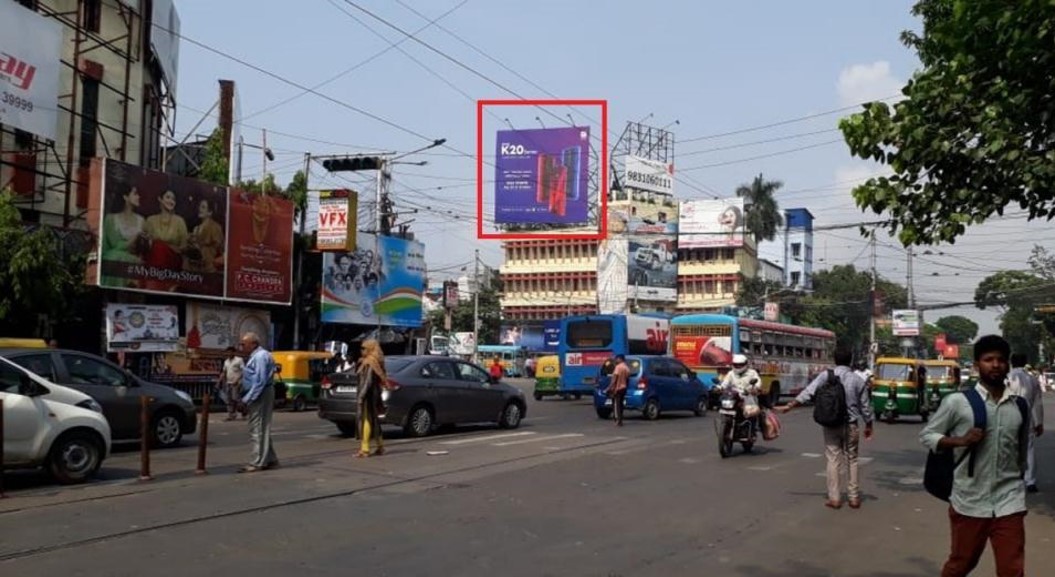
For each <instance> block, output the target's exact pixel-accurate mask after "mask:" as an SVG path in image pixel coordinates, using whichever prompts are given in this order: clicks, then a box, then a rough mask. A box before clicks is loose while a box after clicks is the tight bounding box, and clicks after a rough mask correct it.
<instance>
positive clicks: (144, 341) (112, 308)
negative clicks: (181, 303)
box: [106, 303, 180, 353]
mask: <svg viewBox="0 0 1055 577" xmlns="http://www.w3.org/2000/svg"><path fill="white" fill-rule="evenodd" d="M179 329H180V328H179V311H178V310H177V308H176V307H175V306H171V305H127V304H116V303H111V304H108V305H106V350H107V351H109V352H111V353H116V352H121V351H124V352H134V353H152V352H166V351H174V350H176V349H178V348H179V337H180V330H179Z"/></svg>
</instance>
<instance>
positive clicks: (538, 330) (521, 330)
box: [498, 322, 560, 353]
mask: <svg viewBox="0 0 1055 577" xmlns="http://www.w3.org/2000/svg"><path fill="white" fill-rule="evenodd" d="M557 329H558V331H559V330H560V324H559V323H558V324H557ZM498 335H499V338H498V344H500V345H512V346H515V347H524V348H525V349H527V350H528V351H529V352H536V353H538V352H542V351H545V350H547V349H546V337H545V326H544V325H543V324H542V323H540V322H534V323H520V324H517V323H507V324H503V325H502V327H501V330H499V333H498Z"/></svg>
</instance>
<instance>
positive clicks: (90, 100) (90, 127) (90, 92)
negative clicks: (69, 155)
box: [80, 76, 99, 164]
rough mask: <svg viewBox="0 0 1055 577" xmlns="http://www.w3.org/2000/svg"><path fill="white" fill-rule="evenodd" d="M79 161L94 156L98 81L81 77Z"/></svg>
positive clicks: (97, 111) (84, 160) (87, 159)
mask: <svg viewBox="0 0 1055 577" xmlns="http://www.w3.org/2000/svg"><path fill="white" fill-rule="evenodd" d="M81 91H82V95H81V98H82V99H81V156H80V158H81V163H82V164H85V163H87V162H88V161H89V160H91V159H92V158H94V157H95V152H96V148H95V133H96V130H97V129H98V125H99V123H98V118H99V81H98V80H96V79H94V78H88V77H87V76H82V77H81Z"/></svg>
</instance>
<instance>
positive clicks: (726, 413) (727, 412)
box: [718, 409, 736, 416]
mask: <svg viewBox="0 0 1055 577" xmlns="http://www.w3.org/2000/svg"><path fill="white" fill-rule="evenodd" d="M718 414H719V415H734V416H735V415H736V411H730V410H729V409H719V410H718Z"/></svg>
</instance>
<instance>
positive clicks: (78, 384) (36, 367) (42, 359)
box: [0, 349, 197, 447]
mask: <svg viewBox="0 0 1055 577" xmlns="http://www.w3.org/2000/svg"><path fill="white" fill-rule="evenodd" d="M0 356H2V357H4V358H6V359H8V360H10V361H12V362H14V363H16V364H18V365H21V366H22V367H25V368H26V369H28V370H30V371H32V372H34V373H36V374H38V375H40V376H41V377H43V378H45V379H47V380H49V381H51V382H53V383H55V384H58V385H63V386H66V387H69V388H71V389H75V390H78V391H80V392H82V393H85V394H87V395H88V396H90V397H92V398H93V399H95V401H96V402H97V403H99V405H101V406H102V408H103V415H104V416H105V417H106V420H107V421H108V422H109V423H110V430H111V434H112V438H113V440H114V441H115V442H117V441H134V440H138V439H139V438H140V419H141V418H140V412H141V408H140V400H139V398H140V397H141V396H144V395H145V396H147V397H150V398H151V399H153V401H152V402H151V403H150V428H151V431H152V433H153V444H154V446H155V447H172V446H175V445H178V444H179V442H180V440H181V439H182V438H183V435H190V434H193V433H194V430H195V428H196V427H197V411H196V409H195V407H194V402H193V401H192V400H191V397H190V395H188V394H187V393H184V392H183V391H178V390H176V389H173V388H172V387H167V386H165V385H159V384H156V383H150V382H147V381H144V380H142V379H140V378H139V377H137V376H135V375H133V374H132V373H130V372H128V371H126V370H124V369H122V368H121V367H119V366H117V365H115V364H114V363H111V362H110V361H108V360H106V359H104V358H102V357H99V356H96V355H91V354H88V353H82V352H79V351H69V350H62V349H0Z"/></svg>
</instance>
